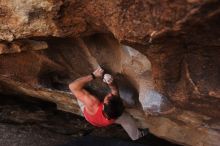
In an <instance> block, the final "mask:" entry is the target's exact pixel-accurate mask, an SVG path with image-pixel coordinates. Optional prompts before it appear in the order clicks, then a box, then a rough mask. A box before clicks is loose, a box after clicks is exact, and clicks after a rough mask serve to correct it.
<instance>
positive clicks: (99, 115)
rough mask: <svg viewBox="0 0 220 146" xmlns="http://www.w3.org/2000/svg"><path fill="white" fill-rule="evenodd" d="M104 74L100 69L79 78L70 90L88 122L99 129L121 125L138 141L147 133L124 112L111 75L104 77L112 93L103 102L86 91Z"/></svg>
mask: <svg viewBox="0 0 220 146" xmlns="http://www.w3.org/2000/svg"><path fill="white" fill-rule="evenodd" d="M103 73H104V70H103V69H102V68H98V69H96V70H95V71H94V72H93V73H91V74H90V75H87V76H84V77H81V78H78V79H77V80H75V81H74V82H72V83H70V84H69V88H70V90H71V92H72V93H73V95H74V96H75V97H76V98H77V101H78V103H79V106H80V108H81V110H82V113H83V115H84V117H85V118H86V120H87V121H88V122H89V123H91V124H92V125H94V126H97V127H104V126H108V125H111V124H113V123H116V124H120V125H121V126H122V127H123V128H124V129H125V131H126V132H127V133H128V135H129V136H130V137H131V139H132V140H137V139H138V138H140V137H142V136H144V135H146V134H147V133H146V131H140V130H139V129H138V127H137V126H136V124H135V122H134V120H133V118H132V117H131V116H130V115H129V114H127V113H125V112H124V106H123V102H122V100H121V98H120V96H119V91H118V88H117V86H116V84H115V83H114V81H113V78H112V76H111V75H109V74H105V75H104V79H103V81H104V82H105V83H107V84H108V86H109V88H110V89H111V93H109V94H108V95H107V96H106V97H105V98H104V101H103V102H100V101H99V100H98V98H97V97H95V96H94V95H92V94H91V93H89V92H88V91H87V90H86V89H84V86H85V85H86V84H87V83H89V82H90V81H92V80H94V79H96V78H100V77H103Z"/></svg>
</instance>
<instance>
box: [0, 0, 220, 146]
mask: <svg viewBox="0 0 220 146" xmlns="http://www.w3.org/2000/svg"><path fill="white" fill-rule="evenodd" d="M219 18H220V2H219V1H218V0H208V1H203V0H181V1H172V0H166V1H151V0H146V1H141V0H137V1H135V0H119V1H118V0H117V1H116V0H112V1H102V0H96V1H95V0H94V1H93V0H92V1H91V0H90V1H89V0H84V1H69V0H64V1H63V0H62V1H61V0H56V1H54V0H33V1H32V0H29V1H25V0H14V1H8V0H7V1H6V0H0V39H1V43H0V54H1V55H0V67H1V68H0V78H1V79H0V91H1V92H4V93H8V94H12V93H13V94H26V95H29V96H33V97H37V98H41V99H44V100H48V101H52V102H54V103H56V104H57V105H58V108H59V109H61V110H65V111H69V112H72V113H76V114H81V113H80V111H79V109H78V106H77V103H76V101H75V99H74V98H73V97H72V95H71V94H70V92H69V90H68V88H67V85H68V83H70V82H71V81H72V80H74V79H76V78H77V77H80V76H82V75H86V74H89V73H90V72H91V71H92V70H93V69H94V68H96V67H97V66H98V65H101V66H102V67H103V68H105V69H106V70H107V71H108V72H110V73H112V74H114V75H115V76H117V74H118V73H120V74H122V75H123V80H126V81H127V82H129V84H131V85H133V86H132V88H128V90H129V91H130V90H133V91H134V92H133V93H135V92H137V93H138V94H137V95H136V94H134V95H135V96H134V101H132V102H130V103H132V104H131V105H129V103H127V104H126V105H127V107H128V108H127V110H128V111H129V112H130V113H131V114H132V115H133V116H134V117H135V118H136V119H137V121H138V123H139V124H140V126H143V127H150V131H151V132H152V133H154V134H156V135H158V136H160V137H163V138H166V139H169V140H172V141H175V142H178V143H181V144H185V145H192V146H203V145H205V146H217V145H219V139H220V133H219V130H220V129H219V126H220V112H219V111H220V106H219V103H220V76H219V75H220V59H219V54H220V38H219V37H220V27H219V26H220V19H219ZM57 37H59V38H57ZM36 50H37V51H36ZM18 52H20V53H18ZM117 80H118V81H120V82H123V81H121V80H122V79H121V77H120V75H119V77H118V78H117ZM89 88H91V89H93V90H97V89H99V88H102V92H99V93H98V95H100V97H101V96H104V95H105V93H106V92H107V88H106V87H105V86H104V85H103V84H102V83H101V82H100V81H96V82H94V83H92V84H91V85H89ZM128 90H126V89H121V93H123V94H124V95H125V96H126V94H127V93H128V95H129V92H127V91H128ZM97 92H98V91H97ZM132 98H133V97H132Z"/></svg>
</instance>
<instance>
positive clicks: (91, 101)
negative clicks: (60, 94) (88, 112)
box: [70, 86, 99, 107]
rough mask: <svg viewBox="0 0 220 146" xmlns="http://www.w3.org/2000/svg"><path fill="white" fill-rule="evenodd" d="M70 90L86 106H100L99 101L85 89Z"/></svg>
mask: <svg viewBox="0 0 220 146" xmlns="http://www.w3.org/2000/svg"><path fill="white" fill-rule="evenodd" d="M70 90H71V92H72V93H73V95H74V96H75V97H76V98H77V99H78V100H80V101H81V102H82V103H83V104H85V106H88V107H91V106H96V105H97V104H99V101H98V99H97V98H96V97H95V96H93V95H92V94H90V93H89V92H88V91H86V90H85V89H75V88H71V86H70Z"/></svg>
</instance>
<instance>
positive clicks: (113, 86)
mask: <svg viewBox="0 0 220 146" xmlns="http://www.w3.org/2000/svg"><path fill="white" fill-rule="evenodd" d="M108 86H109V88H110V89H111V93H112V94H113V95H119V91H118V86H117V84H116V83H115V82H113V83H111V84H108Z"/></svg>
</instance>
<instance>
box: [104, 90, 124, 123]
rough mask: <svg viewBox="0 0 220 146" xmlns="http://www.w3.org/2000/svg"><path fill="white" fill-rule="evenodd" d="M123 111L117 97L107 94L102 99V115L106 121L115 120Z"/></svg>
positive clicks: (120, 101)
mask: <svg viewBox="0 0 220 146" xmlns="http://www.w3.org/2000/svg"><path fill="white" fill-rule="evenodd" d="M123 111H124V105H123V103H122V100H121V98H120V97H119V96H116V95H113V94H108V95H107V96H106V97H105V99H104V107H103V113H104V115H105V117H106V118H108V119H117V118H118V117H119V116H121V114H122V113H123Z"/></svg>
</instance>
